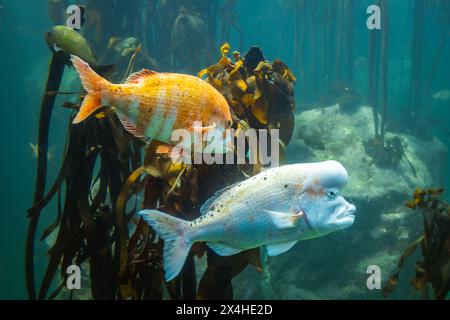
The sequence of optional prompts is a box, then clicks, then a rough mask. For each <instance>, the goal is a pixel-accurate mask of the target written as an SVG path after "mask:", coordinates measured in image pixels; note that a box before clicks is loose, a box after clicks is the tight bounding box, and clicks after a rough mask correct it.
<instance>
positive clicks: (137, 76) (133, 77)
mask: <svg viewBox="0 0 450 320" xmlns="http://www.w3.org/2000/svg"><path fill="white" fill-rule="evenodd" d="M157 73H158V72H156V71H152V70H148V69H142V70H141V71H138V72H134V73H132V74H130V75H129V76H128V78H127V79H126V80H125V83H138V82H139V80H141V79H142V78H147V77H151V76H154V75H155V74H157Z"/></svg>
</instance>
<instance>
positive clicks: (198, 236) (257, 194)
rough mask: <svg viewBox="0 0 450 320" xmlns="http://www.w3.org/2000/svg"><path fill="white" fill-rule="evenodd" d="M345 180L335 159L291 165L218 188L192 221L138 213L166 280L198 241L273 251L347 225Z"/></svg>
mask: <svg viewBox="0 0 450 320" xmlns="http://www.w3.org/2000/svg"><path fill="white" fill-rule="evenodd" d="M347 180H348V175H347V171H346V170H345V168H344V167H343V166H342V165H341V164H340V163H339V162H336V161H325V162H320V163H309V164H292V165H286V166H282V167H278V168H271V169H268V170H265V171H263V172H261V173H259V174H258V175H256V176H253V177H251V178H249V179H247V180H245V181H243V182H239V183H237V184H234V185H232V186H230V187H227V188H225V189H223V190H220V191H218V192H217V193H216V194H215V195H213V196H212V197H211V198H210V199H209V200H207V201H206V202H205V203H204V204H203V206H202V207H201V209H200V211H201V214H202V216H201V217H199V218H198V219H196V220H194V221H185V220H182V219H178V218H175V217H173V216H170V215H168V214H165V213H163V212H160V211H156V210H143V211H141V212H139V214H140V215H141V216H142V217H143V218H144V219H145V221H147V223H148V224H149V225H150V226H151V227H152V228H153V229H154V230H155V231H156V232H157V234H158V235H159V236H160V237H161V238H162V239H163V240H164V270H165V278H166V280H167V281H169V280H171V279H173V278H174V277H176V276H177V275H178V274H179V273H180V271H181V269H182V267H183V265H184V261H185V259H186V256H187V254H188V252H189V249H190V248H191V246H192V244H193V243H195V242H198V241H205V242H206V243H207V245H208V246H209V247H210V248H211V249H212V250H214V251H215V252H216V253H217V254H219V255H221V256H230V255H233V254H237V253H239V252H241V251H243V250H247V249H251V248H256V247H259V246H265V248H266V250H267V254H268V255H269V256H276V255H278V254H281V253H283V252H286V251H287V250H289V249H290V248H292V246H294V244H295V243H296V242H297V241H299V240H305V239H312V238H317V237H320V236H323V235H326V234H328V233H331V232H333V231H337V230H340V229H344V228H347V227H349V226H351V225H352V224H353V221H354V219H355V215H354V213H355V211H356V208H355V206H354V205H352V204H350V203H348V202H347V201H346V200H345V199H344V198H343V197H342V196H341V195H340V191H341V188H342V187H343V186H344V185H345V184H346V183H347Z"/></svg>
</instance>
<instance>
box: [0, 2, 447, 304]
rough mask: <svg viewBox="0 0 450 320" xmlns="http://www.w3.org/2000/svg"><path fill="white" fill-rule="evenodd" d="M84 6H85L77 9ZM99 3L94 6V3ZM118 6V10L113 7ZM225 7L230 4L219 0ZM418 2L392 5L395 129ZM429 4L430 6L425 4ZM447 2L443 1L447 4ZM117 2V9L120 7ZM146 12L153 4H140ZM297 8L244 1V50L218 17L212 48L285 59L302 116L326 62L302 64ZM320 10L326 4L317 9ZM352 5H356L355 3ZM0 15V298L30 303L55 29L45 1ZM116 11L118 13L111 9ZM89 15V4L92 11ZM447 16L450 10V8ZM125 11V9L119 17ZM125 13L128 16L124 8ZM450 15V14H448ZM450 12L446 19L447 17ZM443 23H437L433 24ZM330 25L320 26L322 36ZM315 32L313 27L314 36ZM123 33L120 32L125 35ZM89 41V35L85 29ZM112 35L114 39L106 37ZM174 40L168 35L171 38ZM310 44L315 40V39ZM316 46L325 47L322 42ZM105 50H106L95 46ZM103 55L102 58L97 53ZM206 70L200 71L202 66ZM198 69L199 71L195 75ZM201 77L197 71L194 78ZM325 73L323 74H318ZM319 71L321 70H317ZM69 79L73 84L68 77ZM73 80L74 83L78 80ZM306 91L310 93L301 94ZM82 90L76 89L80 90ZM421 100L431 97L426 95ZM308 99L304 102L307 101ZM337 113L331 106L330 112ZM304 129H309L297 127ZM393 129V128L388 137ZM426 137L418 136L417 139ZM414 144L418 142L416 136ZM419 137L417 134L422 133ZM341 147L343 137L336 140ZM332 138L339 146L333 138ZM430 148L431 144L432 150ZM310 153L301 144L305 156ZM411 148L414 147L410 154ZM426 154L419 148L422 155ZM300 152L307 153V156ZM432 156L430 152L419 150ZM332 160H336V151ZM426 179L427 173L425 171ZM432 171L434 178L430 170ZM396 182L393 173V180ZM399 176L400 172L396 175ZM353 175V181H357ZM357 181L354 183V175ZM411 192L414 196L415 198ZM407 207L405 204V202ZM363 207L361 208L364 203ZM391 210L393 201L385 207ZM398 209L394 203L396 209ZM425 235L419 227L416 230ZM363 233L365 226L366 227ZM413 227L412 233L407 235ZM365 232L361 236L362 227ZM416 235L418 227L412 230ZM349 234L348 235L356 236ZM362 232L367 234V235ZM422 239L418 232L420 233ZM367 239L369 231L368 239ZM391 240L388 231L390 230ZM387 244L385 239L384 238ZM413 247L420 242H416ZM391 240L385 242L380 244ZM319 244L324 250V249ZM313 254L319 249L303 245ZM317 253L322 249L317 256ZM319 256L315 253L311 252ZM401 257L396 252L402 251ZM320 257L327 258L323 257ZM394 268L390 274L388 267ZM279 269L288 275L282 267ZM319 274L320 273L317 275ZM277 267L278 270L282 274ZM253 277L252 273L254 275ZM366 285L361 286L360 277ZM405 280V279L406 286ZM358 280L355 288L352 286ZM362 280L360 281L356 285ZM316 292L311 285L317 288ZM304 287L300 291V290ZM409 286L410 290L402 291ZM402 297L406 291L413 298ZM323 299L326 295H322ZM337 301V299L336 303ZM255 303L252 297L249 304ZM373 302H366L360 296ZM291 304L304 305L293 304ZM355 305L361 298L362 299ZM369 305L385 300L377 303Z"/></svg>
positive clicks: (433, 103)
mask: <svg viewBox="0 0 450 320" xmlns="http://www.w3.org/2000/svg"><path fill="white" fill-rule="evenodd" d="M313 1H315V0H306V2H307V3H309V4H312V2H313ZM79 2H86V1H79ZM94 2H95V1H94ZM111 2H114V1H111ZM191 2H192V3H194V5H197V6H199V5H200V3H201V1H198V2H196V1H195V0H193V1H191ZM218 2H219V3H222V2H223V1H218ZM413 2H414V1H402V0H389V1H388V4H389V15H390V17H389V19H390V20H389V23H390V25H389V28H390V29H389V40H388V46H389V49H388V50H389V51H388V79H389V82H388V95H389V117H390V119H391V120H392V124H391V125H390V126H391V128H396V129H398V130H400V128H402V129H403V128H404V127H405V126H407V125H408V123H407V120H405V119H406V118H405V113H406V112H407V111H405V110H406V107H407V105H408V103H409V102H408V101H409V99H410V96H411V94H410V93H409V85H410V79H411V77H413V75H411V63H410V62H411V53H410V50H411V42H412V29H413V12H412V10H413ZM424 2H426V1H425V0H424ZM444 2H445V1H442V3H444ZM114 3H115V2H114ZM142 3H143V4H144V3H147V2H146V1H142ZM294 3H295V1H282V0H267V1H263V2H262V3H261V1H257V0H245V1H244V0H239V1H237V7H236V11H237V12H238V13H239V18H238V24H239V27H240V29H241V30H242V32H243V36H244V37H243V39H244V41H243V45H242V48H237V47H238V43H239V37H238V35H237V33H236V30H235V29H233V28H231V30H230V35H231V36H230V38H229V39H221V37H220V35H219V34H220V15H218V18H217V19H218V20H217V21H219V22H218V24H217V26H216V27H217V32H216V37H215V38H214V39H213V41H214V43H215V45H216V47H219V46H220V45H221V42H224V40H228V42H229V43H230V45H231V47H232V51H233V50H235V49H239V50H241V52H246V51H247V50H248V48H250V47H251V46H253V45H258V46H259V47H260V48H261V49H262V50H263V52H264V55H265V58H266V59H267V60H269V61H273V60H274V59H276V58H279V59H281V60H282V61H283V62H285V63H286V64H287V65H288V66H290V67H291V69H292V71H293V73H294V74H295V75H297V77H298V78H299V79H301V78H302V77H303V78H304V82H303V84H302V85H301V84H300V81H299V82H298V83H297V85H296V88H295V90H296V91H295V93H296V105H297V110H296V112H297V113H300V112H302V111H305V110H311V109H314V108H315V107H316V102H317V101H318V98H319V97H318V95H314V93H311V92H313V90H312V89H311V88H312V82H313V81H315V76H314V75H312V71H311V70H312V69H311V65H312V64H313V63H314V61H315V63H317V65H319V64H318V59H316V60H314V59H313V56H312V53H311V52H313V51H312V50H316V51H315V52H317V53H318V54H320V56H322V55H323V53H324V52H323V50H324V48H323V47H322V45H321V44H319V43H317V44H316V48H315V49H313V47H312V45H311V43H306V45H305V49H304V50H305V52H306V53H305V56H304V58H303V60H302V61H300V62H299V61H295V54H294V53H295V44H294V43H295V41H294V28H295V25H296V23H295V16H294V9H293V4H294ZM319 3H321V2H319ZM349 3H350V2H349ZM352 3H353V5H352V7H353V25H354V38H353V42H352V43H353V44H352V45H353V46H354V48H353V60H352V61H353V63H354V64H357V63H358V61H359V62H360V63H361V65H362V67H358V64H357V65H356V66H355V67H354V73H353V83H352V86H353V87H354V88H356V90H357V91H358V92H359V93H360V95H361V96H362V97H363V98H362V102H361V104H366V103H367V99H366V97H367V76H366V72H367V70H366V68H367V67H366V64H367V59H368V57H367V47H368V34H369V31H368V30H367V28H366V25H365V22H366V19H367V17H368V15H367V14H366V12H365V11H366V8H367V6H369V5H370V4H372V3H373V1H368V0H367V1H366V0H364V1H354V2H352ZM0 6H2V8H3V10H2V18H0V19H1V20H0V39H2V50H1V51H0V71H1V72H0V73H1V79H0V88H1V89H0V92H1V101H2V108H3V110H4V112H3V124H2V126H1V136H2V137H3V138H2V152H3V157H2V162H1V163H2V166H1V169H0V172H1V180H0V181H1V217H0V243H1V246H0V248H1V250H0V299H25V298H26V297H27V296H26V288H25V277H24V274H25V272H24V256H25V254H24V248H25V236H26V229H27V219H26V214H27V211H26V210H27V209H28V208H29V207H30V206H31V205H32V199H33V192H34V183H35V169H36V158H35V157H34V156H33V150H32V148H31V147H30V144H35V143H36V140H37V133H38V129H37V125H38V119H39V105H40V101H41V97H42V93H43V91H44V86H45V81H46V77H47V68H48V63H49V61H50V57H51V52H50V50H49V48H48V47H47V45H46V43H45V41H44V33H45V32H46V31H47V30H48V29H49V28H50V27H51V26H52V25H53V24H52V21H51V20H50V18H49V16H48V9H47V1H44V0H30V1H13V0H0ZM122 6H123V7H122V8H125V9H126V8H127V6H126V4H122ZM111 7H112V8H113V9H112V10H114V6H111ZM87 8H88V9H89V3H88V4H87ZM446 8H447V9H449V8H450V6H449V4H448V1H447V7H446ZM116 10H118V9H116ZM120 10H122V9H120ZM449 11H450V9H449ZM440 13H441V12H440V11H439V10H436V9H435V10H433V9H432V8H431V7H430V6H426V8H425V11H424V12H423V19H424V21H425V23H424V26H423V35H424V36H423V39H422V44H421V51H420V52H421V54H422V58H421V59H422V60H421V61H422V72H423V74H422V76H421V79H419V82H420V85H419V87H421V88H422V89H423V90H425V87H426V86H427V83H428V82H427V80H428V77H429V74H430V70H431V69H432V68H433V63H434V61H435V57H436V54H437V50H438V47H439V39H440V36H441V32H445V35H444V39H445V40H444V43H443V46H442V52H441V58H440V61H439V63H438V67H437V68H436V72H435V73H434V75H433V78H432V82H431V90H430V92H431V93H432V94H433V93H437V92H439V91H446V90H447V91H448V90H450V60H449V59H448V57H449V56H450V42H449V37H450V18H449V15H448V14H447V16H446V19H447V20H440V19H445V17H441V15H440ZM447 13H448V12H447ZM436 17H440V18H436ZM306 23H311V24H312V23H313V20H308V21H307V22H306ZM323 23H324V20H320V19H319V20H317V21H316V27H317V28H318V29H317V30H319V29H320V28H321V24H323ZM311 28H312V25H310V29H308V30H310V31H309V32H313V33H314V30H312V31H311ZM119 29H120V28H119ZM83 32H84V33H85V34H87V35H89V30H83ZM106 32H108V30H106ZM122 32H123V34H121V35H120V36H136V37H138V38H139V36H140V35H141V34H142V33H139V34H136V31H135V30H124V31H122ZM111 36H116V34H109V35H105V36H104V39H109V37H111ZM167 38H170V36H168V35H167ZM308 39H309V40H308ZM311 39H312V38H307V40H305V41H307V42H308V41H310V40H311ZM318 39H319V38H318ZM192 42H193V43H194V45H193V48H192V50H193V51H195V50H200V48H199V46H201V44H202V41H192ZM98 46H100V45H98ZM152 50H153V51H154V52H156V53H155V54H156V55H157V57H155V58H156V59H160V60H161V61H163V60H164V59H166V58H167V56H168V50H167V47H158V48H151V49H149V51H152ZM211 54H212V57H214V58H213V60H212V61H208V63H214V62H215V59H216V58H218V57H219V51H218V50H217V49H215V50H211ZM97 55H98V56H101V53H100V52H98V49H97ZM325 55H329V56H330V57H334V56H335V55H336V50H330V52H329V53H325ZM182 64H183V60H181V62H180V63H178V65H170V63H166V64H161V65H162V67H161V68H162V69H164V70H160V71H172V72H191V73H193V72H192V71H190V70H188V71H186V68H185V67H183V65H182ZM206 66H207V65H206V64H205V62H203V64H202V67H206ZM195 68H197V69H198V67H197V66H196V67H194V69H195ZM197 69H195V70H197ZM319 69H320V68H319V67H318V70H319ZM317 72H319V71H317ZM67 76H68V75H66V77H67ZM323 76H324V75H323V74H319V73H318V74H317V78H320V77H323ZM69 77H72V79H73V77H74V75H73V74H72V75H71V76H70V74H69ZM302 89H303V90H304V91H303V92H302ZM75 90H76V87H75ZM422 94H424V93H423V92H422ZM303 98H304V100H302V99H303ZM63 101H64V99H63V98H59V99H58V100H57V104H58V103H59V104H61V102H63ZM330 104H331V103H330ZM423 104H424V106H421V112H422V116H421V117H422V118H423V119H424V120H423V129H420V130H422V131H427V132H428V131H429V132H431V134H432V135H433V136H434V137H436V138H437V139H439V140H440V142H441V143H442V146H444V147H446V148H448V147H449V146H450V136H449V134H450V133H449V132H450V129H449V128H450V97H447V99H440V100H439V99H432V98H431V97H430V96H426V97H424V98H423ZM430 115H431V116H432V117H433V119H435V120H436V121H437V122H438V123H439V125H436V123H434V122H432V120H430V118H429V116H430ZM69 116H70V111H69V110H67V109H63V108H57V107H55V116H54V117H53V119H52V127H51V134H50V143H49V146H50V147H51V151H52V155H51V161H50V162H49V175H48V180H47V181H48V182H47V186H48V185H49V184H51V181H53V179H54V178H55V175H56V172H57V169H58V168H59V165H60V160H61V156H62V154H61V153H62V151H63V146H64V142H65V140H64V139H63V136H62V134H61V133H65V132H66V128H67V123H68V120H69ZM297 125H300V126H301V125H302V124H297ZM388 130H389V129H388ZM420 130H419V132H420ZM416 135H417V134H416ZM418 135H419V136H420V133H419V134H418ZM335 138H336V139H339V137H335ZM331 139H334V138H331ZM427 146H428V145H427ZM303 147H304V146H303V145H302V148H303ZM411 148H412V147H411ZM417 148H418V149H420V142H419V147H417ZM302 150H303V149H302ZM420 151H421V152H422V153H426V150H420ZM330 152H331V153H330V157H333V156H334V154H332V151H330ZM290 154H291V155H293V157H292V159H294V158H295V161H301V157H296V156H295V155H296V154H298V152H297V151H296V150H294V149H291V151H290ZM439 161H440V162H442V163H443V164H444V165H442V166H441V167H440V169H439V170H440V172H437V173H436V172H435V173H434V181H433V182H434V183H432V185H428V186H422V187H439V186H443V187H445V188H446V190H447V192H446V199H447V200H449V196H448V195H449V192H448V190H450V181H449V179H448V174H449V172H450V171H449V169H450V161H449V160H448V157H447V158H445V156H442V159H439ZM424 163H425V165H427V166H430V167H432V166H433V163H432V162H429V163H426V162H424ZM423 170H426V169H423ZM430 170H431V169H430ZM393 172H394V174H395V170H394V171H393ZM398 174H399V175H401V174H402V173H401V172H399V173H398ZM351 175H352V173H351V172H350V176H351ZM355 175H356V174H355ZM413 191H414V189H411V194H412V192H413ZM402 199H403V198H402ZM359 201H364V199H362V200H361V199H359ZM387 201H390V200H387ZM392 201H394V200H392ZM361 206H362V207H363V208H367V207H370V205H368V204H367V203H362V205H361ZM55 208H56V206H55V203H52V204H51V205H50V207H49V208H47V209H46V210H44V212H43V214H42V219H41V221H40V222H41V223H40V228H39V230H38V233H37V234H38V237H39V236H40V234H41V232H42V230H43V228H44V226H46V225H48V224H49V223H51V222H52V221H53V217H54V214H53V211H52V210H55ZM419 226H420V224H419ZM360 227H361V226H360ZM409 227H411V226H409ZM358 228H359V227H358ZM411 228H412V227H411ZM350 230H351V229H349V230H348V231H346V234H347V233H350V232H351V231H350ZM360 230H365V229H364V228H362V227H361V229H360ZM419 231H420V229H419ZM361 232H362V231H361ZM388 232H389V231H388ZM333 237H334V239H336V241H339V239H343V238H339V236H338V235H333ZM381 239H383V238H381ZM411 240H413V239H411ZM379 241H386V243H388V240H379ZM322 243H324V244H325V243H326V240H323V242H322ZM306 246H313V245H309V244H308V245H306ZM353 246H354V248H356V249H355V250H358V247H357V243H356V245H355V244H353ZM314 248H316V247H314ZM310 250H315V249H310ZM45 251H46V246H45V244H44V243H41V244H40V245H39V246H37V247H36V250H35V267H36V270H35V273H36V275H38V280H39V279H40V275H42V273H43V272H44V270H45V266H46V262H47V257H46V256H45ZM396 252H397V251H396ZM318 255H319V256H320V253H319V254H318ZM280 261H281V262H280V263H283V264H289V263H291V260H289V259H287V258H284V260H283V259H281V260H280ZM315 261H317V263H318V264H321V263H323V264H329V263H330V262H331V261H329V260H327V259H326V257H322V258H321V259H319V258H317V259H316V260H315ZM389 266H392V264H391V265H389ZM278 267H279V268H280V269H282V267H280V266H278ZM317 267H318V268H319V267H320V265H318V266H317ZM275 268H277V267H275ZM247 271H248V270H247ZM252 277H253V275H251V274H249V275H248V279H252ZM362 278H363V277H362ZM403 280H405V282H407V281H406V277H405V278H404V279H403ZM355 281H356V280H355ZM358 281H361V279H358ZM311 283H313V284H311V287H310V291H314V285H315V284H314V282H311ZM299 286H300V285H299ZM405 286H407V285H405ZM406 291H407V290H406V289H404V290H403V291H402V292H406ZM324 292H325V291H324ZM329 296H330V297H331V298H336V296H333V295H329ZM241 297H247V296H246V294H245V292H244V293H241ZM250 297H254V296H250ZM360 297H362V298H367V297H368V296H367V295H362V296H360ZM292 298H294V299H295V298H298V297H295V296H292ZM350 298H358V296H357V295H355V296H351V295H350ZM369 298H379V297H378V296H375V294H373V295H372V296H370V295H369ZM397 298H408V296H398V297H397Z"/></svg>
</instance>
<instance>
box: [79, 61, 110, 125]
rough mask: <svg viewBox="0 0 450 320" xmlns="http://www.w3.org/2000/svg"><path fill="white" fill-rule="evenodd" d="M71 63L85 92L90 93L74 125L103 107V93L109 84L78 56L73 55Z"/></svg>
mask: <svg viewBox="0 0 450 320" xmlns="http://www.w3.org/2000/svg"><path fill="white" fill-rule="evenodd" d="M71 61H72V64H73V66H74V68H75V70H76V71H77V72H78V75H79V76H80V80H81V83H82V84H83V88H84V90H86V92H87V93H88V94H87V96H86V97H85V98H84V101H83V103H82V104H81V107H80V110H79V111H78V113H77V115H76V117H75V119H74V120H73V123H79V122H81V121H83V120H85V119H86V118H87V117H88V116H90V115H91V114H92V113H93V112H95V111H96V110H98V109H99V108H100V107H101V106H102V99H101V91H102V90H103V89H105V88H106V87H107V86H108V84H109V82H108V81H107V80H106V79H104V78H102V77H101V76H99V75H98V74H97V73H95V71H94V70H92V68H91V67H90V66H89V64H87V63H86V62H84V61H83V60H81V59H80V58H78V57H77V56H74V55H72V56H71Z"/></svg>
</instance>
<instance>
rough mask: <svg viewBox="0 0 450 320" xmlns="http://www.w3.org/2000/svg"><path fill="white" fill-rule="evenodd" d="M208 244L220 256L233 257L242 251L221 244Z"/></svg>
mask: <svg viewBox="0 0 450 320" xmlns="http://www.w3.org/2000/svg"><path fill="white" fill-rule="evenodd" d="M206 244H207V245H208V247H210V248H211V249H213V250H214V252H215V253H217V254H218V255H219V256H232V255H233V254H237V253H239V252H241V251H242V250H241V249H236V248H232V247H229V246H227V245H225V244H223V243H220V242H207V243H206Z"/></svg>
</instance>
